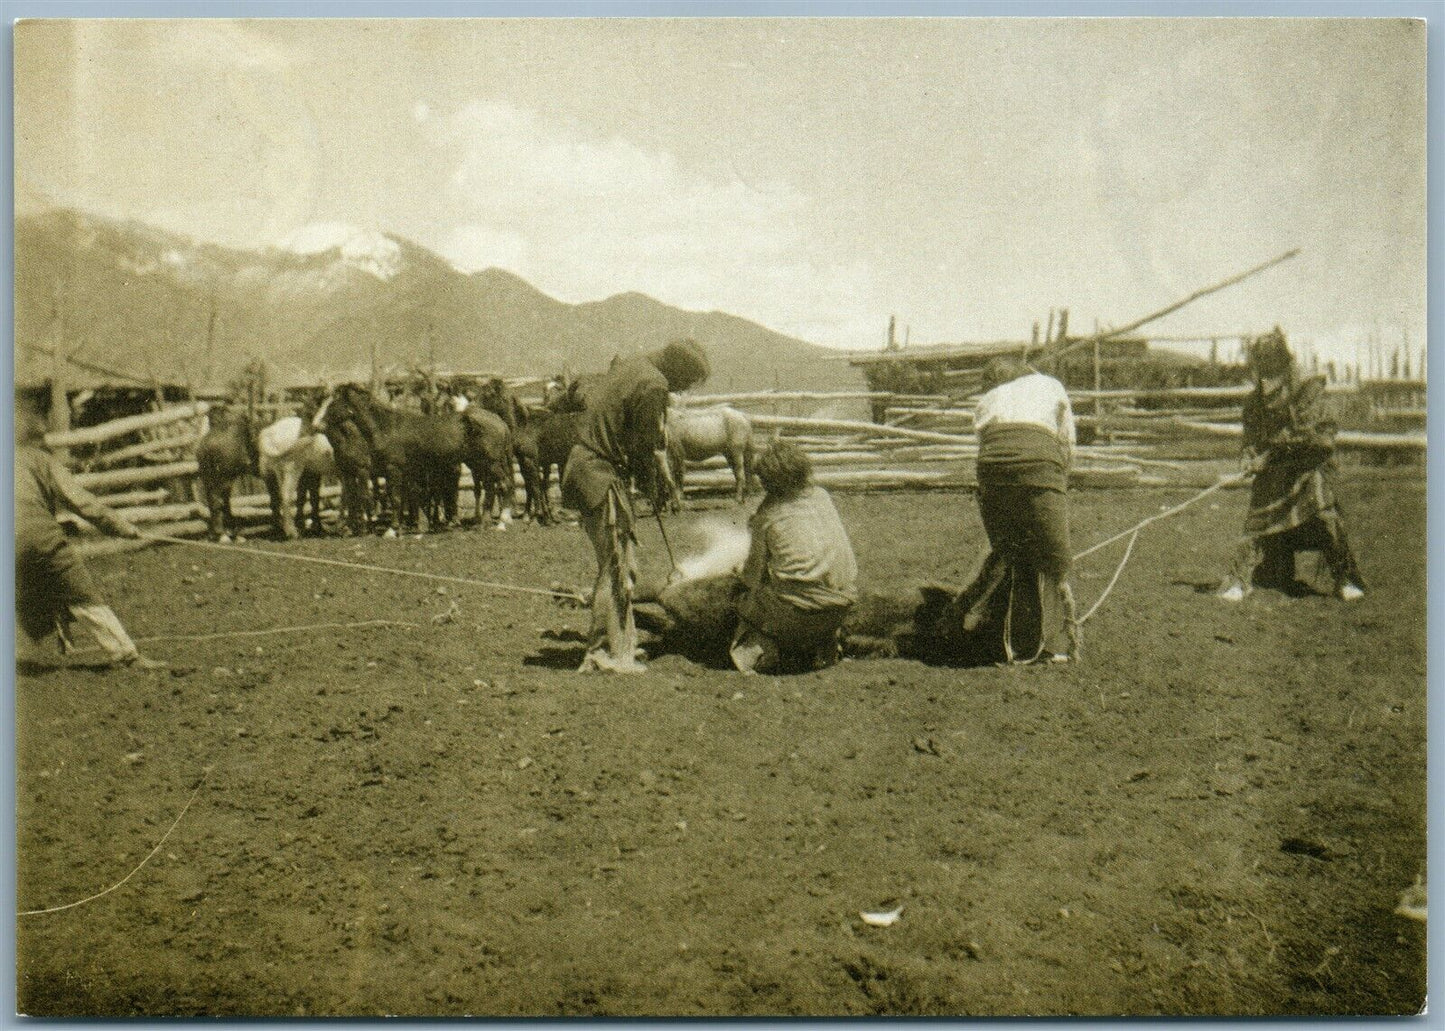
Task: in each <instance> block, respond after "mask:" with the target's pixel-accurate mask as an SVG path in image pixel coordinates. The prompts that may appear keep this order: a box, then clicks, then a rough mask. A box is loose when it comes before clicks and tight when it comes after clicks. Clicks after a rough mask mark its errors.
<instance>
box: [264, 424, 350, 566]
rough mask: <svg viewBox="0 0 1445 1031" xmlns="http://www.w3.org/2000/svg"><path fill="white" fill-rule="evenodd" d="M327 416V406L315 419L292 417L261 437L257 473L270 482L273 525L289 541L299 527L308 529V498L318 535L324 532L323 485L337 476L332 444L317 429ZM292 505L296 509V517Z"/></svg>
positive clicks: (268, 429) (295, 535) (272, 425)
mask: <svg viewBox="0 0 1445 1031" xmlns="http://www.w3.org/2000/svg"><path fill="white" fill-rule="evenodd" d="M325 414H326V405H324V404H323V405H322V406H321V409H320V410H319V411H318V412H317V414H316V416H314V417H312V418H305V417H303V416H299V415H288V416H286V417H285V418H282V419H277V420H276V421H275V422H273V423H272V424H271V425H269V426H267V427H266V428H265V429H263V430H262V431H261V432H260V434H258V435H257V440H256V449H257V451H259V452H260V457H259V461H258V462H257V471H258V472H259V473H260V474H261V478H262V479H263V480H265V481H266V493H267V494H269V495H270V496H271V518H272V522H273V523H274V525H275V527H276V530H277V532H278V533H280V534H281V535H282V536H283V537H285V538H286V539H287V540H295V539H296V537H297V536H298V531H297V527H298V525H301V526H304V525H305V518H304V509H305V504H306V498H307V496H308V495H309V496H310V497H311V514H312V517H313V519H314V522H315V525H316V528H317V530H318V531H319V530H320V528H321V481H322V479H324V478H325V477H328V476H334V475H336V462H335V457H334V454H333V451H332V447H331V442H330V441H329V440H327V439H326V437H325V435H324V434H321V433H318V432H317V431H316V428H315V424H316V423H318V422H320V421H321V420H322V418H323V417H324V416H325ZM303 485H304V489H302V488H303ZM292 505H295V514H294V516H293V513H292Z"/></svg>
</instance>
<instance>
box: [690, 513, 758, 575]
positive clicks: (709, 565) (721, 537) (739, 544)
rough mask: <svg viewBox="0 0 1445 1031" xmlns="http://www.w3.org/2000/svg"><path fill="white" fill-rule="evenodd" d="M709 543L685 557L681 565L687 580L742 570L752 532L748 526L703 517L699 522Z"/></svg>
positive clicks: (699, 527) (699, 528)
mask: <svg viewBox="0 0 1445 1031" xmlns="http://www.w3.org/2000/svg"><path fill="white" fill-rule="evenodd" d="M697 529H698V530H699V531H701V533H702V534H703V537H704V539H705V540H706V542H707V543H706V544H705V545H704V546H703V550H702V551H701V552H698V553H697V554H693V555H688V556H686V557H684V558H683V559H682V560H681V561H679V562H678V564H677V569H678V572H680V573H681V574H682V576H683V579H685V580H699V579H702V578H704V577H712V576H722V575H724V574H726V573H738V572H741V571H742V568H743V563H744V562H746V561H747V558H748V548H749V547H750V546H751V544H752V535H751V534H750V533H749V532H748V530H747V528H746V527H742V526H734V525H733V524H732V523H730V522H727V521H725V520H722V519H716V518H711V519H702V520H699V522H698V523H697Z"/></svg>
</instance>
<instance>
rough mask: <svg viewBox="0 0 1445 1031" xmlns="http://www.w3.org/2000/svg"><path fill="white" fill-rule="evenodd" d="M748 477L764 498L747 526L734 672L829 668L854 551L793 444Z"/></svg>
mask: <svg viewBox="0 0 1445 1031" xmlns="http://www.w3.org/2000/svg"><path fill="white" fill-rule="evenodd" d="M755 470H756V472H757V476H758V479H759V480H761V481H762V484H763V489H764V490H765V491H766V492H767V493H766V495H765V496H764V498H763V500H762V503H761V504H759V505H758V510H757V512H755V513H754V514H753V517H752V519H751V520H750V521H749V523H748V526H749V529H750V530H751V531H752V547H751V549H750V550H749V552H748V559H747V562H746V564H745V565H744V566H743V572H742V581H743V587H744V588H745V593H744V594H743V596H742V598H741V600H740V601H739V602H738V616H739V622H738V629H737V633H736V635H735V636H734V637H733V642H732V647H731V649H730V654H731V656H732V661H733V665H734V666H736V667H737V668H738V669H740V670H742V671H743V672H744V673H770V672H774V671H778V670H786V669H798V668H804V669H806V668H812V669H820V668H822V667H823V666H830V665H832V664H833V663H834V662H836V661H837V659H838V629H839V628H840V627H841V626H842V625H843V618H844V617H845V616H846V615H847V614H848V610H849V609H850V608H852V606H853V603H854V602H856V601H857V600H858V585H857V581H858V563H857V560H856V559H855V558H854V556H853V546H852V544H851V543H850V542H849V540H848V533H847V531H846V530H844V529H843V523H842V520H840V519H839V518H838V511H837V509H835V508H834V507H833V501H832V499H831V498H830V497H829V496H828V492H827V491H825V490H824V489H823V488H822V487H819V486H817V485H816V484H814V483H813V469H812V463H811V462H810V461H809V460H808V456H807V455H806V454H805V453H804V452H803V451H802V450H801V449H799V448H798V447H797V445H795V444H790V443H788V442H787V441H782V440H779V441H776V442H774V443H773V445H772V446H771V447H770V448H768V450H767V451H765V452H764V453H763V455H762V457H761V458H760V459H759V460H758V463H757V465H756V467H755Z"/></svg>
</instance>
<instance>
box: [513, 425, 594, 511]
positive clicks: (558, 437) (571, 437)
mask: <svg viewBox="0 0 1445 1031" xmlns="http://www.w3.org/2000/svg"><path fill="white" fill-rule="evenodd" d="M586 414H587V413H586V412H584V411H567V412H548V413H546V414H543V415H532V416H530V417H529V418H528V421H527V423H526V425H524V426H523V427H522V428H521V429H520V430H518V431H517V444H516V451H517V464H518V466H519V467H520V468H521V470H522V483H523V485H524V486H525V487H526V490H527V504H526V514H527V515H529V516H531V517H532V518H533V519H536V520H537V522H539V523H550V522H555V521H556V516H555V515H554V513H553V512H552V500H551V497H550V496H549V493H548V492H549V490H550V484H551V476H552V466H554V465H555V466H557V479H558V481H559V482H560V481H561V479H562V477H563V476H565V475H566V474H567V456H568V455H569V454H571V453H572V447H573V445H575V444H576V443H577V441H578V439H579V438H580V436H581V433H582V420H583V419H584V418H585V417H586Z"/></svg>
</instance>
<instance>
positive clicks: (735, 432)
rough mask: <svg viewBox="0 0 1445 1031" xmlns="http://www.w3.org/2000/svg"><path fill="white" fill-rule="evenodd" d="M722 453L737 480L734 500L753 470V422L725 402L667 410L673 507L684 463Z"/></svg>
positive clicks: (745, 487) (742, 494) (744, 493)
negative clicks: (673, 493)
mask: <svg viewBox="0 0 1445 1031" xmlns="http://www.w3.org/2000/svg"><path fill="white" fill-rule="evenodd" d="M713 455H722V456H723V457H724V458H726V459H727V462H728V466H729V467H731V469H732V471H733V476H734V477H735V478H736V480H737V500H738V504H739V505H741V504H742V503H743V500H744V499H745V498H746V497H747V492H748V479H749V478H750V477H751V476H752V471H753V424H752V423H751V422H749V421H748V417H747V416H746V415H744V414H743V413H742V412H739V411H738V410H736V409H734V408H729V407H727V406H726V405H717V406H715V407H712V408H679V407H670V408H668V410H667V457H668V464H669V465H670V466H672V479H673V483H672V486H673V488H675V490H676V492H677V493H676V494H675V495H674V498H673V500H674V501H675V502H676V504H674V506H673V507H674V509H676V508H677V506H678V504H680V503H681V501H682V487H683V466H684V464H685V463H686V462H701V461H703V460H705V459H708V458H711V457H712V456H713Z"/></svg>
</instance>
